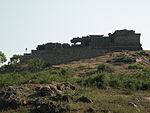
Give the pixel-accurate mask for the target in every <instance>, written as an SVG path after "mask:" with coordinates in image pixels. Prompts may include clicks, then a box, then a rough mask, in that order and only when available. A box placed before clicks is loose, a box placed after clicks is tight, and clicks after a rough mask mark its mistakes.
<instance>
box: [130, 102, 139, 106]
mask: <svg viewBox="0 0 150 113" xmlns="http://www.w3.org/2000/svg"><path fill="white" fill-rule="evenodd" d="M128 105H129V106H132V107H137V105H136V104H135V103H133V102H129V103H128Z"/></svg>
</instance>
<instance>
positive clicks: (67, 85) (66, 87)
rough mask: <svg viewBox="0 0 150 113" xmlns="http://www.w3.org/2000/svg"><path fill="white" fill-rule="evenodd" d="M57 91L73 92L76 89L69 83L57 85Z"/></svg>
mask: <svg viewBox="0 0 150 113" xmlns="http://www.w3.org/2000/svg"><path fill="white" fill-rule="evenodd" d="M57 89H58V90H61V91H63V90H67V89H71V90H75V89H76V88H75V86H73V85H71V84H70V83H69V82H64V83H61V84H58V85H57Z"/></svg>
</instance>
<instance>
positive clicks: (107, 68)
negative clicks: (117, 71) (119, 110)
mask: <svg viewBox="0 0 150 113" xmlns="http://www.w3.org/2000/svg"><path fill="white" fill-rule="evenodd" d="M97 71H98V72H99V73H102V72H108V73H111V72H114V68H113V67H111V66H109V65H107V64H100V65H99V66H98V67H97Z"/></svg>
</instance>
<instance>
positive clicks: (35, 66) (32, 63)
mask: <svg viewBox="0 0 150 113" xmlns="http://www.w3.org/2000/svg"><path fill="white" fill-rule="evenodd" d="M43 65H44V62H43V60H41V59H39V58H34V59H30V60H29V61H28V67H29V70H30V71H31V72H37V71H39V70H41V69H42V67H43Z"/></svg>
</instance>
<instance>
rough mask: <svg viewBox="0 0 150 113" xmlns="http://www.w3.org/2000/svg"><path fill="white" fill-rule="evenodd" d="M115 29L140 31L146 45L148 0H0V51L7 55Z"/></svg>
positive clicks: (149, 26) (149, 18)
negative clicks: (49, 43) (44, 44)
mask: <svg viewBox="0 0 150 113" xmlns="http://www.w3.org/2000/svg"><path fill="white" fill-rule="evenodd" d="M119 29H129V30H132V29H133V30H135V31H136V32H137V33H141V34H142V36H141V43H142V45H143V46H142V47H143V48H144V49H150V32H149V30H150V0H0V51H3V52H4V53H5V54H6V55H7V57H11V56H12V55H13V54H23V53H24V52H25V48H28V52H30V50H31V49H35V48H36V46H37V45H38V44H43V43H47V42H51V41H52V42H70V39H71V38H73V37H78V36H84V35H89V34H104V35H107V34H108V33H109V32H111V33H113V32H114V31H115V30H119Z"/></svg>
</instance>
